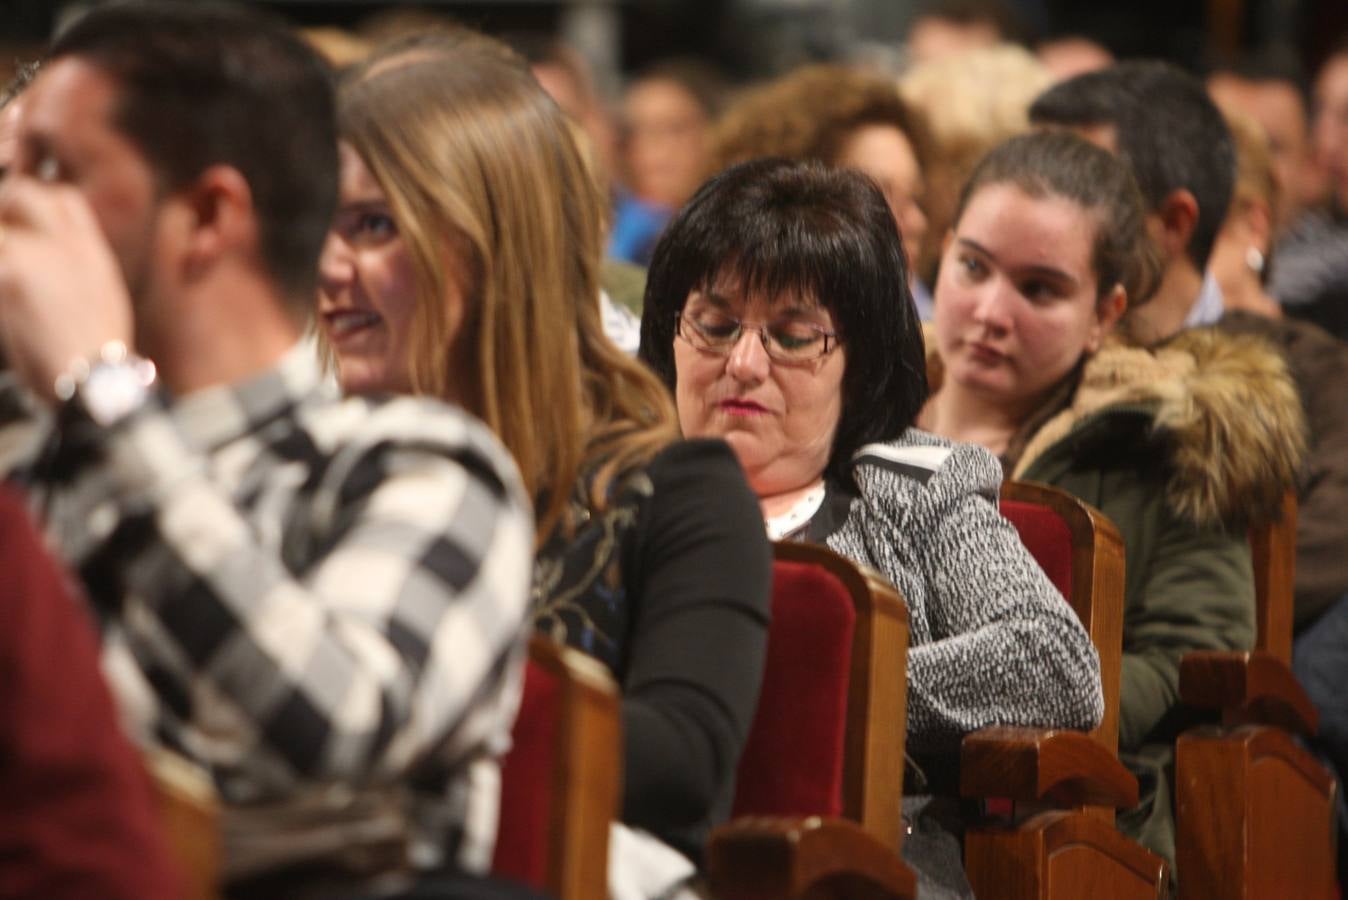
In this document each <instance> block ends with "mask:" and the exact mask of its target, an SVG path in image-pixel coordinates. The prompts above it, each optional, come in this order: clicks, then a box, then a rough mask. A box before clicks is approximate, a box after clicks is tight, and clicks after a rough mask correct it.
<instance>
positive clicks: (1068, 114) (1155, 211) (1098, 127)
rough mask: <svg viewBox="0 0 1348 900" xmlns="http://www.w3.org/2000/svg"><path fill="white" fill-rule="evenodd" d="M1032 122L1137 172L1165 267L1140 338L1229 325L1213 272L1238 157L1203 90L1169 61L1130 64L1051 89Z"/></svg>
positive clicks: (1033, 110) (1140, 316) (1142, 312)
mask: <svg viewBox="0 0 1348 900" xmlns="http://www.w3.org/2000/svg"><path fill="white" fill-rule="evenodd" d="M1030 121H1031V122H1033V123H1034V124H1036V125H1040V126H1046V127H1059V128H1070V129H1073V130H1075V131H1078V132H1079V133H1081V134H1082V135H1083V136H1084V137H1086V138H1087V139H1088V140H1092V141H1094V142H1095V143H1097V144H1099V145H1100V146H1102V147H1105V148H1106V149H1108V150H1111V151H1113V152H1115V153H1118V154H1119V156H1120V157H1121V158H1122V159H1123V160H1124V161H1125V162H1127V163H1128V164H1129V166H1130V167H1131V168H1132V171H1133V176H1134V177H1135V178H1136V179H1137V183H1138V187H1139V188H1141V190H1142V196H1143V198H1144V199H1145V200H1146V201H1147V204H1148V206H1149V207H1150V212H1151V215H1150V217H1149V218H1150V223H1151V228H1152V233H1153V234H1154V235H1155V236H1156V242H1157V245H1158V248H1159V250H1160V252H1161V258H1162V262H1163V265H1164V269H1163V272H1162V276H1161V284H1160V287H1159V288H1158V290H1157V292H1156V294H1155V296H1154V298H1153V299H1152V300H1151V301H1150V302H1148V303H1147V304H1146V305H1145V306H1142V307H1140V308H1139V309H1138V310H1137V311H1136V312H1135V313H1134V314H1133V321H1134V325H1135V326H1136V327H1137V328H1138V330H1139V333H1140V335H1141V336H1142V337H1144V338H1145V339H1148V340H1156V341H1159V340H1163V339H1165V338H1167V337H1169V336H1170V335H1172V334H1174V333H1175V332H1176V331H1178V330H1180V329H1181V328H1183V327H1186V326H1193V325H1205V324H1210V323H1212V322H1215V321H1216V320H1217V319H1218V318H1220V317H1221V314H1222V300H1221V292H1220V290H1219V289H1218V288H1217V284H1216V282H1215V281H1214V280H1213V279H1212V278H1211V277H1209V276H1206V275H1205V267H1206V266H1207V261H1208V256H1209V255H1210V254H1211V252H1212V245H1213V243H1214V242H1215V241H1216V238H1217V232H1218V231H1219V230H1220V229H1221V225H1222V221H1223V220H1224V219H1225V218H1226V210H1227V207H1228V206H1230V204H1231V191H1232V186H1233V182H1234V180H1235V167H1236V162H1235V159H1236V158H1235V148H1234V146H1233V144H1232V141H1231V133H1230V132H1229V131H1228V130H1227V127H1226V122H1225V121H1224V120H1223V119H1222V114H1221V113H1220V112H1219V111H1218V110H1217V107H1216V106H1215V105H1214V104H1213V102H1212V101H1211V100H1210V99H1209V98H1208V95H1207V92H1206V91H1205V90H1204V89H1203V85H1202V84H1201V83H1200V82H1199V81H1198V80H1197V79H1195V78H1194V77H1192V76H1190V75H1188V74H1187V73H1185V72H1184V71H1182V70H1180V69H1178V68H1176V67H1174V66H1172V65H1170V64H1168V63H1162V62H1153V61H1144V62H1126V63H1120V64H1119V65H1116V66H1111V67H1110V68H1108V69H1102V70H1100V71H1098V72H1089V73H1087V74H1085V75H1079V76H1077V77H1076V78H1072V79H1070V80H1068V81H1064V82H1062V83H1061V84H1058V85H1056V86H1054V87H1052V88H1050V89H1049V90H1047V91H1046V92H1044V93H1043V94H1041V95H1040V96H1039V98H1038V99H1036V100H1035V101H1034V103H1033V104H1031V106H1030Z"/></svg>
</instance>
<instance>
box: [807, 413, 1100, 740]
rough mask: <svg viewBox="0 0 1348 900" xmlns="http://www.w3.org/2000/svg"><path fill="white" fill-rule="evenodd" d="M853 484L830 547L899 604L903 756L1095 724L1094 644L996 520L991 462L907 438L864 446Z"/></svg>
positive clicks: (997, 473)
mask: <svg viewBox="0 0 1348 900" xmlns="http://www.w3.org/2000/svg"><path fill="white" fill-rule="evenodd" d="M853 474H854V475H855V477H856V481H857V484H858V487H859V488H860V491H861V496H860V497H859V498H858V499H856V500H854V501H853V502H852V506H851V508H850V510H849V512H848V516H847V519H846V521H845V523H844V524H843V526H842V527H841V528H840V529H839V530H838V531H837V532H835V533H834V535H832V536H831V537H830V538H829V541H828V542H829V544H830V545H831V546H833V548H834V549H835V550H838V551H840V552H842V553H844V554H845V555H848V556H850V557H852V558H854V559H859V560H861V561H863V562H867V563H869V564H870V565H872V566H874V567H876V568H877V569H879V570H880V571H881V572H883V573H884V574H885V575H886V576H887V577H889V578H890V580H892V581H893V582H894V583H895V585H897V586H898V588H899V590H900V592H901V593H902V594H903V596H904V599H905V600H906V601H907V602H908V606H909V614H910V618H911V622H912V637H911V647H910V649H909V654H908V745H909V747H910V748H912V749H913V750H914V751H917V752H930V751H939V750H946V749H952V748H954V747H955V746H956V745H957V744H958V741H959V739H960V738H961V737H962V736H963V735H965V734H967V733H969V732H970V731H974V730H976V729H978V728H982V727H984V726H988V725H1031V726H1041V727H1057V728H1080V729H1088V728H1092V727H1094V726H1095V725H1096V724H1097V723H1098V722H1099V721H1100V717H1101V716H1102V714H1103V712H1104V700H1103V697H1102V694H1101V690H1100V664H1099V659H1098V658H1097V656H1096V653H1095V648H1094V647H1093V646H1092V645H1091V642H1090V638H1089V636H1088V635H1087V634H1086V632H1085V630H1084V629H1083V628H1082V627H1081V624H1080V622H1079V621H1078V620H1077V618H1076V615H1075V614H1074V613H1073V612H1072V609H1071V607H1069V606H1068V604H1067V602H1066V601H1065V600H1064V599H1063V598H1062V596H1061V595H1060V594H1059V593H1058V591H1057V589H1056V588H1054V587H1053V585H1052V583H1051V582H1050V581H1049V580H1048V577H1047V576H1046V575H1045V574H1044V573H1043V571H1042V570H1041V569H1040V568H1039V566H1038V564H1036V563H1035V561H1034V559H1033V558H1032V557H1031V556H1030V554H1029V552H1028V551H1027V550H1026V549H1025V548H1024V546H1023V545H1022V544H1021V542H1020V539H1019V537H1018V536H1017V534H1016V531H1015V528H1014V527H1013V526H1012V525H1011V524H1010V523H1009V522H1008V521H1007V520H1006V519H1004V518H1003V517H1002V515H1001V514H1000V512H998V509H997V499H996V498H997V492H998V488H999V486H1000V483H1001V477H1002V472H1001V467H1000V466H999V465H998V463H997V461H996V459H995V458H993V456H992V455H991V454H989V453H988V452H987V451H985V450H983V449H982V448H979V447H974V446H971V445H967V444H952V443H950V442H948V441H944V440H942V439H940V438H937V437H934V436H932V435H928V434H926V433H924V432H919V431H917V430H915V429H910V430H909V431H908V432H906V433H905V434H904V437H903V439H902V440H901V441H899V442H896V443H894V444H887V445H882V446H874V445H873V446H872V447H871V448H866V449H865V450H863V452H862V453H861V454H859V455H858V458H857V461H856V464H855V467H854V469H853Z"/></svg>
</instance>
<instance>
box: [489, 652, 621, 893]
mask: <svg viewBox="0 0 1348 900" xmlns="http://www.w3.org/2000/svg"><path fill="white" fill-rule="evenodd" d="M620 728H621V724H620V719H619V703H618V689H617V687H616V685H615V684H614V683H613V679H612V678H611V677H610V676H609V674H608V672H607V670H605V669H604V667H603V665H602V664H601V663H599V662H598V661H597V660H594V659H592V658H591V657H588V656H586V655H585V654H583V653H580V652H579V651H577V650H572V649H570V648H568V647H564V646H562V645H560V644H558V643H556V642H555V641H553V640H551V639H550V638H547V637H544V636H542V635H536V636H534V638H533V639H532V640H531V641H530V644H529V662H528V665H527V668H526V670H525V680H524V694H523V697H522V698H521V703H520V712H519V716H518V718H517V719H516V722H515V728H514V731H513V733H512V742H513V744H512V747H511V750H510V752H509V753H508V754H506V757H505V760H504V761H503V763H502V767H501V811H500V825H499V828H498V832H497V841H496V855H495V860H494V863H493V871H494V872H495V874H497V875H501V876H504V877H508V878H513V879H515V880H517V881H520V882H523V883H524V884H527V885H529V886H531V887H533V888H534V889H536V890H541V891H545V892H547V893H548V894H549V895H551V896H555V897H558V898H559V900H581V898H591V897H599V896H603V895H604V892H605V891H606V890H607V884H608V880H607V879H608V840H609V828H610V826H611V823H612V822H613V821H614V819H615V818H616V817H617V815H618V810H619V803H620V798H621V790H622V748H621V736H620Z"/></svg>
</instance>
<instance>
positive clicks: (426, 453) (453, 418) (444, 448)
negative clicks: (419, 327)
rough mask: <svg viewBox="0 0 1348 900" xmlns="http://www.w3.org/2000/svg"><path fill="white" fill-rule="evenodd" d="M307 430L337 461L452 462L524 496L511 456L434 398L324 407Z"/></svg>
mask: <svg viewBox="0 0 1348 900" xmlns="http://www.w3.org/2000/svg"><path fill="white" fill-rule="evenodd" d="M304 426H305V430H306V431H308V432H309V433H310V435H311V436H312V437H313V438H314V440H315V442H316V443H317V444H318V445H319V446H320V447H325V448H327V450H328V451H329V452H330V453H331V454H332V455H333V456H335V457H336V456H346V457H350V458H354V457H369V456H375V457H381V458H387V459H390V460H392V459H394V458H397V459H399V460H400V461H399V462H398V463H392V462H390V464H389V465H390V466H393V465H397V466H399V467H406V466H408V465H411V464H412V463H411V461H412V460H414V459H416V458H423V459H436V460H444V461H449V462H451V463H454V464H456V465H457V466H458V467H460V468H462V469H464V470H467V471H468V472H469V473H470V474H471V475H473V476H476V477H478V478H482V479H485V480H489V481H492V482H495V483H497V484H499V486H500V487H501V488H502V489H504V490H506V491H509V492H512V493H516V492H519V491H522V487H521V486H520V479H519V473H518V470H517V469H516V467H515V463H514V460H513V459H512V458H511V456H510V453H509V451H507V450H506V449H505V447H504V446H503V445H502V444H501V442H500V441H499V440H498V439H497V437H496V435H495V434H493V433H492V431H491V430H490V429H489V428H488V427H487V426H486V425H485V424H484V423H483V422H481V421H480V420H479V419H477V418H476V417H475V416H473V415H471V414H469V413H468V412H466V411H465V410H463V409H461V408H459V407H457V406H453V405H451V404H448V403H444V402H441V401H438V400H434V399H432V398H429V397H417V396H409V395H370V396H360V397H344V398H338V399H332V400H329V401H327V402H323V403H320V404H318V405H316V406H314V407H313V408H311V409H309V410H308V411H307V415H306V417H305V422H304Z"/></svg>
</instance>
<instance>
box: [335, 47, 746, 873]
mask: <svg viewBox="0 0 1348 900" xmlns="http://www.w3.org/2000/svg"><path fill="white" fill-rule="evenodd" d="M339 115H340V129H341V138H342V145H341V161H342V173H341V179H342V183H341V196H340V202H339V209H338V213H337V218H336V222H335V226H334V228H333V231H332V233H331V235H330V237H329V240H328V245H327V247H326V249H325V252H324V256H323V263H322V284H321V297H320V300H319V307H318V311H319V320H320V325H321V329H322V333H323V335H324V336H325V338H326V341H327V343H328V344H329V345H330V347H331V349H332V351H333V353H334V355H335V358H336V362H337V369H338V373H339V377H340V380H341V383H342V386H343V388H344V389H345V390H346V391H348V392H367V391H410V392H415V393H423V394H431V395H435V396H438V397H442V398H444V399H446V400H448V401H451V402H454V403H458V404H460V405H462V406H464V407H466V408H467V409H468V410H470V411H471V412H473V413H474V414H476V415H477V416H479V417H480V418H482V419H483V420H484V421H485V422H487V424H488V425H490V426H491V428H492V429H493V430H494V431H495V432H496V433H497V434H498V435H499V436H500V438H501V440H502V441H503V442H504V443H505V445H506V447H508V448H509V449H510V450H511V451H512V452H513V453H514V455H515V459H516V461H517V462H518V463H519V467H520V470H521V472H522V474H523V476H524V480H525V483H526V484H527V485H528V487H529V489H530V490H531V491H532V492H533V496H534V497H535V500H536V503H537V515H538V530H537V539H538V547H539V552H538V561H537V565H536V568H535V576H536V586H535V593H536V600H537V604H538V609H537V616H538V623H539V626H540V627H541V628H542V629H544V630H546V631H547V632H549V633H551V634H553V635H555V636H556V637H557V638H559V639H562V640H565V641H567V642H568V643H570V644H573V645H575V646H578V647H580V648H581V649H582V650H585V651H587V652H589V653H591V654H593V655H594V656H596V657H598V658H599V659H600V660H602V661H603V662H604V663H605V664H606V665H607V666H608V667H609V668H610V669H611V670H612V671H613V674H614V675H615V677H616V678H617V680H618V681H619V683H620V684H621V685H622V688H623V693H624V701H623V731H624V740H625V760H624V765H625V795H624V802H623V812H622V814H623V820H624V821H625V822H626V823H628V824H630V825H633V826H637V827H639V828H643V829H645V830H647V831H649V832H652V833H654V834H655V835H656V836H658V837H659V838H660V839H662V840H663V841H665V842H666V843H668V844H670V845H672V846H674V847H675V848H677V849H678V850H680V851H681V852H682V853H684V854H685V855H686V856H687V857H689V858H690V859H692V860H697V859H698V857H699V855H700V848H701V846H702V844H703V842H704V839H705V837H706V834H707V832H708V830H709V828H710V826H711V825H712V824H714V823H715V822H716V821H717V820H719V819H721V818H723V817H724V816H725V815H726V814H727V813H728V809H729V804H730V800H731V795H732V792H733V776H734V772H735V766H736V763H737V760H738V757H739V753H740V749H741V747H742V745H743V742H744V739H745V736H746V733H747V731H748V727H749V724H750V720H751V718H752V715H753V710H754V707H755V704H756V701H757V693H758V683H759V680H760V678H761V672H762V663H763V652H764V643H765V639H766V626H767V616H768V595H769V588H770V554H769V549H768V545H767V542H766V539H765V538H764V536H763V529H762V522H761V519H760V518H759V515H758V507H757V504H756V502H755V500H754V497H753V494H752V493H751V492H750V491H749V489H748V486H747V484H746V482H745V480H744V476H743V474H742V473H741V471H740V469H739V466H738V464H737V463H736V461H735V457H734V455H733V454H732V453H731V452H730V450H729V448H728V447H727V446H726V445H725V444H724V443H722V442H720V441H682V440H679V439H678V428H677V424H676V420H675V416H674V411H673V408H672V406H671V403H670V400H669V399H668V396H667V394H666V392H665V389H664V387H663V385H662V384H661V383H660V382H659V381H658V380H657V379H656V378H655V377H654V376H653V375H651V374H650V373H648V372H647V371H646V369H645V368H644V367H642V366H641V365H640V364H639V363H637V362H635V361H633V360H631V359H629V358H628V357H626V356H625V355H624V354H623V353H622V352H621V351H619V350H618V349H617V348H616V347H614V346H613V345H612V344H611V343H610V342H609V341H608V340H607V339H606V338H605V337H604V335H603V330H602V327H601V321H600V308H599V302H598V298H599V285H598V272H599V265H600V253H601V244H600V240H601V239H600V234H601V211H602V206H601V203H602V201H601V198H600V195H599V192H598V190H597V189H596V187H595V185H594V183H593V181H592V179H591V178H590V177H589V176H588V174H587V170H586V167H585V164H584V161H583V158H582V155H581V153H580V152H579V150H578V149H577V146H576V144H575V142H574V140H573V138H572V136H571V134H570V132H569V130H568V128H567V126H566V123H565V120H564V119H563V116H562V114H561V112H560V111H559V110H558V108H557V107H556V106H555V105H554V104H553V102H552V101H551V100H550V99H549V98H548V97H547V95H546V94H544V93H543V91H542V89H541V88H540V87H539V86H538V84H537V83H536V82H535V81H534V79H533V77H532V76H531V75H530V74H529V72H528V70H527V68H526V67H525V65H524V64H523V62H522V61H520V60H519V59H517V58H516V57H515V56H514V55H513V54H511V53H510V52H509V51H508V50H506V49H505V48H504V47H503V46H502V45H500V44H498V43H496V42H494V41H490V40H488V39H486V38H482V37H480V36H476V35H473V36H457V37H454V38H445V37H438V38H434V39H420V40H414V41H412V42H409V43H402V44H399V45H395V46H392V47H390V48H387V49H385V50H382V51H380V52H378V53H376V54H375V55H374V56H373V57H372V58H371V59H370V60H368V61H367V62H366V63H365V64H364V65H362V66H361V67H360V68H358V69H356V70H354V71H353V72H352V73H350V74H349V75H348V76H347V78H346V80H345V81H344V83H343V84H342V86H341V90H340V98H339Z"/></svg>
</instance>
